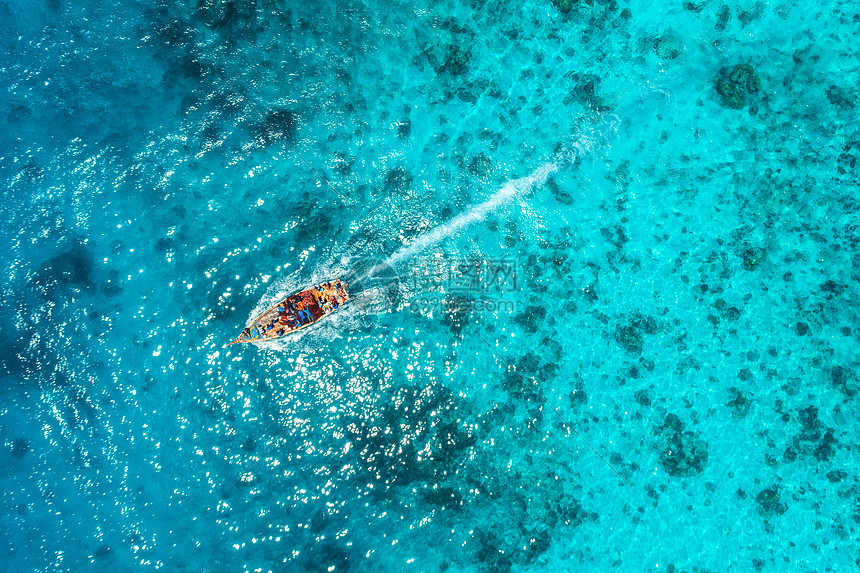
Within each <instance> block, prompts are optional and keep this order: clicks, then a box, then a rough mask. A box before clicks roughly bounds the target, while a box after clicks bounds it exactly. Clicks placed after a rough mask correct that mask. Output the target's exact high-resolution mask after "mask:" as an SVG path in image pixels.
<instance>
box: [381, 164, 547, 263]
mask: <svg viewBox="0 0 860 573" xmlns="http://www.w3.org/2000/svg"><path fill="white" fill-rule="evenodd" d="M557 169H558V163H557V162H556V161H551V162H547V163H544V164H543V165H541V166H540V167H538V168H537V169H535V170H534V171H533V172H532V173H531V174H530V175H527V176H526V177H521V178H519V179H514V180H512V181H508V182H507V183H505V184H504V185H502V187H501V188H500V189H499V190H498V191H496V192H495V193H494V194H493V196H492V197H490V198H489V199H487V200H486V201H484V202H483V203H480V204H478V205H475V206H474V207H472V208H471V209H469V210H468V211H466V212H465V213H461V214H459V215H457V216H456V217H454V218H453V219H451V220H450V221H448V222H447V223H445V224H443V225H439V226H438V227H436V228H434V229H433V230H431V231H428V232H427V233H424V234H423V235H421V236H420V237H418V238H417V239H415V241H414V242H413V243H411V244H410V245H408V246H406V247H403V248H402V249H400V250H399V251H397V252H396V253H394V254H393V255H391V256H390V257H388V260H387V261H386V262H385V264H388V265H390V266H395V265H397V264H398V263H400V262H402V261H405V260H406V259H408V258H410V257H413V256H415V255H417V254H418V253H420V252H421V251H423V250H424V249H426V248H427V247H429V246H431V245H435V244H436V243H438V242H439V241H441V240H442V239H445V238H447V237H450V236H451V235H453V234H455V233H457V232H458V231H460V230H461V229H463V228H464V227H467V226H469V225H471V224H472V223H477V222H478V221H482V220H484V218H486V216H487V215H488V214H489V213H491V212H492V211H494V210H496V209H497V208H499V207H500V206H501V205H503V204H504V203H507V202H508V201H510V200H511V199H513V198H514V197H516V196H518V195H520V194H522V193H525V192H526V191H528V190H529V189H530V188H531V187H532V186H533V185H539V184H541V183H543V182H544V181H546V179H547V177H549V176H550V175H552V173H553V172H555V171H556V170H557Z"/></svg>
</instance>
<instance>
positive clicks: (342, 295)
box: [227, 279, 349, 346]
mask: <svg viewBox="0 0 860 573" xmlns="http://www.w3.org/2000/svg"><path fill="white" fill-rule="evenodd" d="M346 287H347V284H346V283H345V282H341V280H340V279H335V280H333V281H329V282H325V283H322V284H319V285H317V286H315V287H311V288H309V289H307V290H303V291H301V292H297V293H295V294H291V295H290V296H288V297H287V298H285V299H284V300H282V301H281V302H279V303H278V304H276V305H275V306H273V307H271V308H270V309H268V310H267V311H265V312H264V313H263V314H261V315H260V316H258V317H257V318H255V319H254V321H253V322H252V323H251V324H250V325H249V326H248V327H246V328H245V330H243V331H242V334H240V335H239V336H238V337H237V338H236V340H234V341H233V342H231V343H230V344H236V343H237V342H265V341H268V340H276V339H278V338H281V337H283V336H286V335H288V334H292V333H293V332H296V331H298V330H301V329H303V328H305V327H306V326H310V325H311V324H313V323H315V322H316V321H318V320H319V319H321V318H323V317H324V316H328V315H329V314H331V313H333V312H334V311H336V310H337V309H339V308H340V307H341V306H343V305H344V304H345V303H346V302H347V301H348V300H349V294H348V293H347V292H346ZM230 344H228V345H227V346H230Z"/></svg>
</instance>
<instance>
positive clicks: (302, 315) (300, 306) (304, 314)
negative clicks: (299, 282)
mask: <svg viewBox="0 0 860 573" xmlns="http://www.w3.org/2000/svg"><path fill="white" fill-rule="evenodd" d="M296 314H297V315H298V317H299V320H301V321H302V324H310V322H311V313H309V312H308V311H307V309H306V308H305V303H304V302H302V301H301V300H299V301H298V302H297V303H296Z"/></svg>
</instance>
